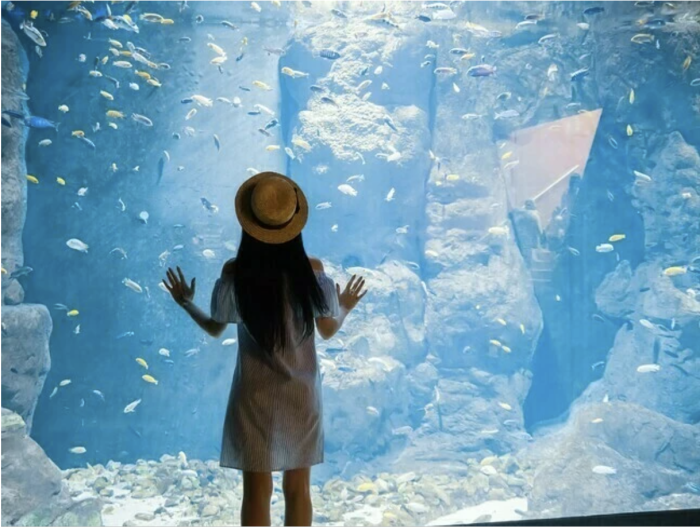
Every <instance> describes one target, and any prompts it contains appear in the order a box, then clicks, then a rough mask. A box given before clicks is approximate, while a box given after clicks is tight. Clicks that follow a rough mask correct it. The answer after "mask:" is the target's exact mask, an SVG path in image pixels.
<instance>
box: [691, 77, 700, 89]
mask: <svg viewBox="0 0 700 527" xmlns="http://www.w3.org/2000/svg"><path fill="white" fill-rule="evenodd" d="M690 85H691V86H692V87H693V88H695V87H697V86H700V77H698V78H697V79H693V80H692V81H690Z"/></svg>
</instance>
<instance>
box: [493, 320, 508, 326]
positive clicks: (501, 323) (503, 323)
mask: <svg viewBox="0 0 700 527" xmlns="http://www.w3.org/2000/svg"><path fill="white" fill-rule="evenodd" d="M496 322H498V323H499V324H500V325H501V326H507V325H508V323H507V322H506V321H505V320H504V319H502V318H497V319H496Z"/></svg>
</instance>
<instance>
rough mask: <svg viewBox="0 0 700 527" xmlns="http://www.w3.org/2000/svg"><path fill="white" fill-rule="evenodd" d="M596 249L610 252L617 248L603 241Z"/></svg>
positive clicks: (600, 251) (601, 251)
mask: <svg viewBox="0 0 700 527" xmlns="http://www.w3.org/2000/svg"><path fill="white" fill-rule="evenodd" d="M595 250H596V252H599V253H609V252H611V251H614V250H615V248H614V247H613V246H612V245H611V244H609V243H601V244H600V245H597V246H596V248H595Z"/></svg>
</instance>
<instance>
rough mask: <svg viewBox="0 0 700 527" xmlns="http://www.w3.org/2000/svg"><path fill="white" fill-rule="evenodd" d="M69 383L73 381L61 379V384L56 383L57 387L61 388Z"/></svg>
mask: <svg viewBox="0 0 700 527" xmlns="http://www.w3.org/2000/svg"><path fill="white" fill-rule="evenodd" d="M71 382H73V381H71V380H70V379H63V380H62V381H61V382H59V383H58V385H59V386H61V387H63V386H68V385H69V384H70V383H71Z"/></svg>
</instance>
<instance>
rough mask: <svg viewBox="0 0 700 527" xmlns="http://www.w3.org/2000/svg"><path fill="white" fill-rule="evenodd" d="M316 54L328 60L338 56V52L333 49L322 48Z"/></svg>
mask: <svg viewBox="0 0 700 527" xmlns="http://www.w3.org/2000/svg"><path fill="white" fill-rule="evenodd" d="M318 54H319V56H320V57H322V58H324V59H328V60H336V59H339V58H340V53H339V52H337V51H335V50H334V49H322V50H321V51H319V52H318Z"/></svg>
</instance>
